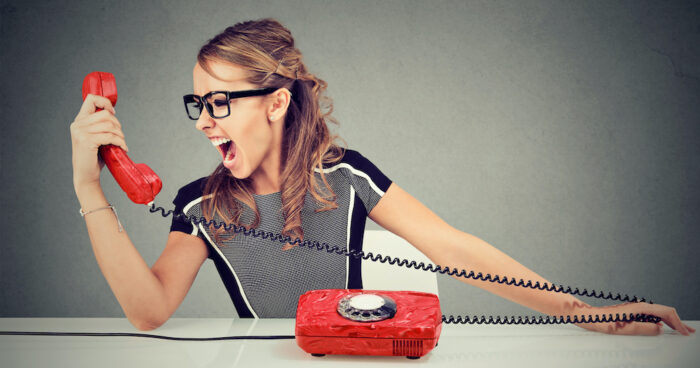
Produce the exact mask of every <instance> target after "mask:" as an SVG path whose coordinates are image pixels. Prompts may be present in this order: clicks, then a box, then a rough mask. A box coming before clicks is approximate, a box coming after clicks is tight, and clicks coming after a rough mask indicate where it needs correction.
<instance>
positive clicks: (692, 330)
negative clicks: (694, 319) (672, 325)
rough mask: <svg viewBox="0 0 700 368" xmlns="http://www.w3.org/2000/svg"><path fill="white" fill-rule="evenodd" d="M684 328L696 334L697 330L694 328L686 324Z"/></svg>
mask: <svg viewBox="0 0 700 368" xmlns="http://www.w3.org/2000/svg"><path fill="white" fill-rule="evenodd" d="M683 326H685V328H686V329H687V330H688V331H690V332H695V329H694V328H692V327H690V326H688V325H686V324H685V323H684V324H683Z"/></svg>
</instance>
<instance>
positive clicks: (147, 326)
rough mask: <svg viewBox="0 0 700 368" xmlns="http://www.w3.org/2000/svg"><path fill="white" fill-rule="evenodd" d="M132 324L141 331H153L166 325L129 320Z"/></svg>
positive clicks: (158, 322)
mask: <svg viewBox="0 0 700 368" xmlns="http://www.w3.org/2000/svg"><path fill="white" fill-rule="evenodd" d="M129 322H131V324H132V325H133V326H134V327H136V329H137V330H139V331H152V330H155V329H156V328H158V327H160V326H162V325H163V323H165V321H162V322H161V321H133V320H129Z"/></svg>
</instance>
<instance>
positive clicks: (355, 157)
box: [323, 148, 373, 169]
mask: <svg viewBox="0 0 700 368" xmlns="http://www.w3.org/2000/svg"><path fill="white" fill-rule="evenodd" d="M342 164H344V165H342ZM339 165H340V166H339ZM369 165H373V164H372V163H371V162H370V161H369V160H368V159H367V158H366V157H365V156H363V155H362V154H361V153H360V152H358V151H356V150H352V149H349V148H347V149H343V157H342V158H341V159H340V161H336V162H334V163H328V164H325V163H324V165H323V167H324V168H333V167H345V168H348V167H352V168H355V169H363V168H367V167H368V166H369Z"/></svg>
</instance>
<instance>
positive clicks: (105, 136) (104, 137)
mask: <svg viewBox="0 0 700 368" xmlns="http://www.w3.org/2000/svg"><path fill="white" fill-rule="evenodd" d="M95 141H96V143H97V147H99V146H105V145H108V144H113V145H115V146H119V147H121V149H123V150H124V151H126V152H129V147H127V146H126V142H125V141H124V140H123V139H122V138H121V137H120V136H118V135H116V134H114V133H97V134H95Z"/></svg>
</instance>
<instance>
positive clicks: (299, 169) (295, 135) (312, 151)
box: [197, 18, 347, 249]
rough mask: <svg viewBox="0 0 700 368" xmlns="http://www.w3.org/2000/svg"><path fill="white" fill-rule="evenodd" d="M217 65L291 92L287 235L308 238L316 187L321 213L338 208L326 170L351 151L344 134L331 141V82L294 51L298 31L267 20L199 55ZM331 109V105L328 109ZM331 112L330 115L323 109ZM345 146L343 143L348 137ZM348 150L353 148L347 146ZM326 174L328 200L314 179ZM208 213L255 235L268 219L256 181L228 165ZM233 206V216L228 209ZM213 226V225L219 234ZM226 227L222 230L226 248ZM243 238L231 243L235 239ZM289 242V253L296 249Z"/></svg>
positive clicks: (285, 175)
mask: <svg viewBox="0 0 700 368" xmlns="http://www.w3.org/2000/svg"><path fill="white" fill-rule="evenodd" d="M209 61H218V62H225V63H226V62H228V63H232V64H236V65H239V66H242V67H244V68H245V69H246V70H247V73H246V74H247V78H246V80H247V81H248V82H250V83H252V84H254V85H256V86H258V87H259V88H265V87H274V88H287V89H289V90H290V91H291V93H292V101H291V102H290V104H289V106H288V108H287V114H286V117H285V121H284V128H283V129H284V130H283V133H282V135H283V138H282V157H281V163H280V180H281V197H282V208H281V210H280V211H282V212H283V215H284V228H283V229H282V235H284V236H290V237H291V239H292V240H294V239H296V238H300V239H301V240H303V239H304V231H303V230H302V227H301V210H302V208H303V206H304V198H305V197H306V193H307V191H309V188H311V194H312V195H313V197H314V198H315V199H316V200H317V203H322V207H321V208H317V209H316V210H315V212H322V211H328V210H332V209H335V208H338V205H337V203H336V198H337V197H336V195H335V193H334V192H333V190H332V189H331V187H330V185H329V184H328V182H327V181H326V177H325V174H324V172H323V164H326V163H335V162H338V161H340V160H341V159H342V157H343V154H344V150H343V149H342V148H341V146H338V145H336V144H335V143H334V141H335V140H336V139H337V138H340V137H339V136H338V135H331V133H330V130H329V129H328V126H327V123H326V121H330V122H332V123H334V124H336V125H339V124H338V121H337V120H335V119H334V118H333V117H331V116H330V114H331V112H333V102H332V99H331V98H330V97H327V96H322V93H323V92H324V91H325V89H326V86H327V83H326V82H325V81H323V80H322V79H320V78H318V77H316V76H315V75H313V74H311V73H309V72H308V71H307V69H306V66H304V63H303V62H302V55H301V52H300V51H299V50H298V49H297V48H295V47H294V38H293V37H292V34H291V32H290V31H289V30H288V29H287V28H285V27H284V26H283V25H282V24H280V23H279V22H278V21H277V20H275V19H271V18H266V19H260V20H254V21H252V20H251V21H246V22H241V23H236V24H235V25H233V26H231V27H228V28H226V29H225V30H224V31H223V32H221V33H220V34H218V35H216V36H215V37H214V38H212V39H211V40H209V41H208V42H207V44H205V45H204V46H202V48H201V49H200V50H199V54H198V55H197V62H198V63H199V65H200V66H201V67H202V68H203V69H204V70H206V71H207V72H208V73H210V74H211V73H212V71H211V69H210V68H209V67H208V65H207V63H208V62H209ZM322 105H323V106H322ZM322 108H323V109H327V111H326V112H322V111H321V109H322ZM340 139H341V140H342V138H340ZM343 142H344V143H345V147H347V143H346V142H345V141H344V140H343ZM315 168H318V169H319V171H320V174H321V178H322V180H323V183H324V185H325V187H326V188H328V192H329V193H325V195H322V194H321V193H320V192H321V191H322V188H321V187H320V186H319V183H317V182H316V180H314V179H315V178H314V169H315ZM203 196H204V200H203V201H202V212H203V214H204V216H205V218H206V219H207V220H208V221H210V220H212V219H213V217H214V212H216V213H217V214H219V216H221V217H222V218H223V219H224V222H225V223H226V224H232V223H233V224H235V225H236V226H243V227H245V228H246V229H247V230H250V229H252V228H257V227H258V225H259V224H260V213H259V211H258V209H257V206H256V204H255V199H254V197H253V190H252V180H251V179H250V178H245V179H238V178H236V177H234V176H233V175H232V174H231V172H230V171H229V170H228V169H227V168H226V167H224V165H223V163H220V164H219V165H218V166H217V168H216V169H215V170H214V172H213V173H212V174H211V175H210V176H209V177H208V178H207V180H206V184H205V187H204V192H203ZM240 203H244V204H246V205H247V206H248V207H250V208H251V209H252V210H253V211H254V213H255V218H254V220H253V221H252V223H250V224H241V223H240V221H241V216H242V214H243V208H242V207H241V205H240ZM224 208H227V209H228V210H229V211H230V215H229V214H227V213H226V211H223V209H224ZM213 227H214V226H213V225H210V226H209V229H210V230H211V231H214V230H213ZM224 231H226V230H225V229H224V227H220V228H218V229H216V231H215V232H214V239H215V242H216V243H217V244H218V243H219V241H220V239H221V234H222V233H223V232H224ZM235 236H236V233H233V236H232V237H231V238H229V239H227V240H230V239H233V238H234V237H235ZM290 248H291V245H290V243H287V244H286V245H285V246H284V247H283V248H282V249H290Z"/></svg>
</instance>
